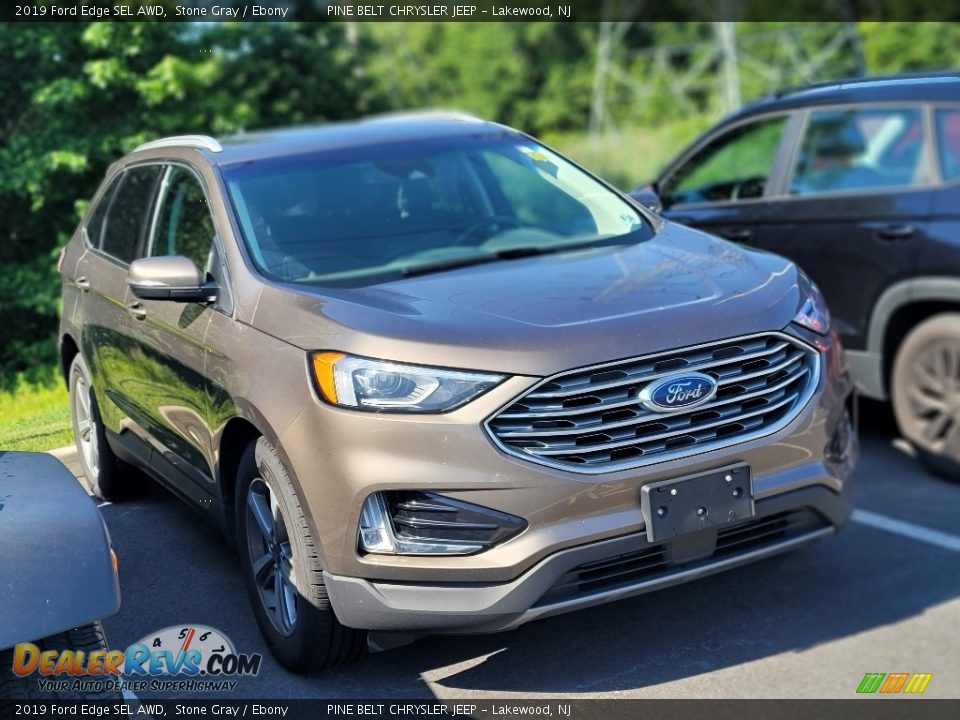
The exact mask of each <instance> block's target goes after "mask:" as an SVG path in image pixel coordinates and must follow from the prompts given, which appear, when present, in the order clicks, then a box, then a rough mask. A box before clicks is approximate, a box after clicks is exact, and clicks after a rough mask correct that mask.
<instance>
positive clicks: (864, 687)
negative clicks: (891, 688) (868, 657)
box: [857, 673, 886, 694]
mask: <svg viewBox="0 0 960 720" xmlns="http://www.w3.org/2000/svg"><path fill="white" fill-rule="evenodd" d="M885 677H886V673H867V674H866V675H864V676H863V680H861V681H860V685H859V686H858V687H857V692H858V693H866V694H871V693H875V692H876V691H877V689H878V688H879V687H880V683H882V682H883V678H885Z"/></svg>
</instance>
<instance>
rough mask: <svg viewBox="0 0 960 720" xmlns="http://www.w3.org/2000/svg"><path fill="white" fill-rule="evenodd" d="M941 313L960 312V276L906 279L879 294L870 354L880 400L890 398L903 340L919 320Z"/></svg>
mask: <svg viewBox="0 0 960 720" xmlns="http://www.w3.org/2000/svg"><path fill="white" fill-rule="evenodd" d="M942 312H960V278H955V277H926V278H914V279H912V280H904V281H902V282H899V283H896V284H894V285H892V286H890V287H889V288H887V290H886V291H884V293H883V294H882V295H881V296H880V299H879V300H878V301H877V303H876V305H875V306H874V309H873V313H872V315H871V317H870V325H869V329H868V332H867V354H868V355H869V356H872V357H873V358H874V362H873V363H872V364H873V368H872V372H873V373H875V374H876V377H875V378H872V385H873V386H874V387H876V388H878V389H879V390H881V397H879V398H878V399H887V398H889V393H890V382H891V376H892V373H893V361H894V358H895V357H896V353H897V349H898V348H899V347H900V344H901V343H902V342H903V339H904V338H905V337H906V336H907V334H908V333H909V332H910V330H912V329H913V328H914V327H916V325H917V324H918V323H920V322H923V321H924V320H926V319H927V318H929V317H932V316H934V315H937V314H939V313H942ZM858 384H863V383H861V382H859V381H858ZM867 394H870V393H867Z"/></svg>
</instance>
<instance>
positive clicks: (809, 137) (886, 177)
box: [791, 108, 929, 195]
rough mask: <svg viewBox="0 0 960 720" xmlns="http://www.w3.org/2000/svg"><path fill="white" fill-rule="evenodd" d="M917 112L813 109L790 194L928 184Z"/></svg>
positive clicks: (922, 132) (923, 140)
mask: <svg viewBox="0 0 960 720" xmlns="http://www.w3.org/2000/svg"><path fill="white" fill-rule="evenodd" d="M924 144H925V138H924V130H923V113H922V112H921V110H920V109H919V108H876V109H874V108H870V109H852V108H851V109H842V110H818V111H815V112H813V113H811V114H810V121H809V122H808V123H807V129H806V132H805V133H804V138H803V143H802V144H801V146H800V155H799V157H798V159H797V167H796V172H795V173H794V176H793V182H792V183H791V192H792V193H793V194H794V195H813V194H817V193H825V192H849V191H856V190H872V189H878V188H886V187H895V186H905V187H906V186H914V185H924V184H926V183H927V182H928V181H929V178H928V177H927V176H926V169H925V166H924V163H923V148H924Z"/></svg>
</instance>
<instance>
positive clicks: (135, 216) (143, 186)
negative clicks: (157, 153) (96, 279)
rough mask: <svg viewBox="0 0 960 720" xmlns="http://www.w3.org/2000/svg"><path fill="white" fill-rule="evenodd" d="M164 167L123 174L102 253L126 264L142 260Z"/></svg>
mask: <svg viewBox="0 0 960 720" xmlns="http://www.w3.org/2000/svg"><path fill="white" fill-rule="evenodd" d="M160 171H161V166H159V165H149V166H143V167H134V168H130V169H129V170H125V171H124V172H123V175H122V177H121V178H120V185H119V186H118V187H117V189H116V191H115V192H114V193H113V198H112V199H111V200H110V209H109V210H108V211H107V215H106V221H105V222H104V226H103V235H102V237H101V239H100V249H101V250H102V251H103V252H105V253H106V254H107V255H111V256H112V257H115V258H116V259H117V260H120V261H122V262H125V263H129V262H131V261H133V260H134V259H135V258H137V257H139V256H140V250H141V248H142V247H143V242H144V237H145V235H146V231H147V225H148V223H149V222H150V209H151V208H152V207H153V197H154V193H155V192H156V188H157V181H158V180H159V178H160Z"/></svg>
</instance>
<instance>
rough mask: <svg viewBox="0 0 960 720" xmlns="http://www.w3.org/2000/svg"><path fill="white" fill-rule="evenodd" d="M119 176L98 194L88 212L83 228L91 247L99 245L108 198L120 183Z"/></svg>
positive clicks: (108, 203) (108, 204) (108, 202)
mask: <svg viewBox="0 0 960 720" xmlns="http://www.w3.org/2000/svg"><path fill="white" fill-rule="evenodd" d="M120 177H121V176H120V175H118V176H117V177H115V178H114V179H113V180H112V181H111V183H110V187H108V188H107V189H106V191H105V192H104V193H103V195H101V196H100V200H99V201H98V202H97V206H96V207H95V208H94V209H93V212H92V213H91V214H90V219H89V220H87V224H86V226H85V228H84V230H85V232H86V234H87V242H89V243H90V244H91V245H93V247H96V248H98V247H100V236H101V234H102V233H103V221H104V219H105V218H106V217H107V209H108V208H109V207H110V198H112V197H113V193H114V191H116V189H117V185H119V184H120Z"/></svg>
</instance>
